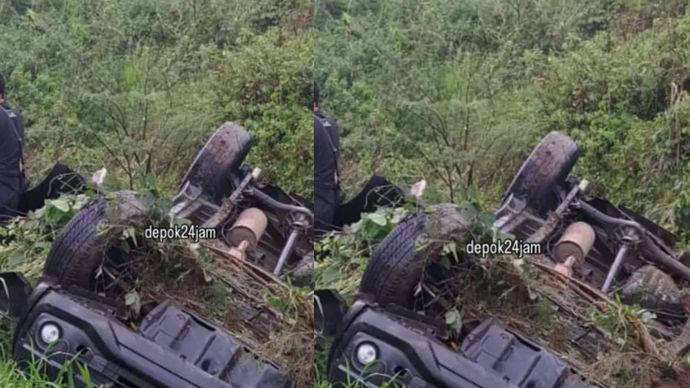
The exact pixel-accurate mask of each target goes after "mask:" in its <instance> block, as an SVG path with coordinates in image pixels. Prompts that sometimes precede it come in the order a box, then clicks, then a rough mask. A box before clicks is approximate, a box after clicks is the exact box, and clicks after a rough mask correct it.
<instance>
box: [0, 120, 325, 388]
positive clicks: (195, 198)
mask: <svg viewBox="0 0 690 388" xmlns="http://www.w3.org/2000/svg"><path fill="white" fill-rule="evenodd" d="M252 143H253V140H252V137H251V135H250V134H249V132H248V131H247V130H246V129H244V128H242V127H241V126H239V125H236V124H234V123H225V124H223V125H222V126H221V127H220V128H218V129H217V130H216V132H215V133H214V134H213V135H212V136H211V137H210V139H209V140H208V142H207V143H206V145H205V146H204V147H203V148H202V150H201V151H200V152H199V153H198V155H197V157H196V158H195V160H194V161H193V162H192V164H191V166H190V168H189V170H188V172H187V174H186V175H185V177H184V179H183V181H182V184H181V185H180V189H179V192H178V194H177V195H176V196H175V197H174V198H173V200H172V208H171V209H170V212H169V214H167V215H165V218H166V219H167V220H168V221H165V220H164V221H163V222H162V223H161V225H159V226H161V227H172V226H173V224H168V223H167V222H170V220H175V219H181V220H184V222H183V223H181V224H174V225H177V226H178V227H179V228H182V227H184V228H185V229H184V230H186V231H187V232H186V233H185V236H184V238H186V239H192V238H195V237H200V236H201V237H202V238H208V237H212V239H211V240H204V241H200V240H199V241H200V243H202V244H205V245H207V246H208V248H209V250H210V251H211V252H214V253H216V254H217V255H215V257H214V258H213V259H212V260H213V263H212V266H211V267H213V268H219V269H221V268H226V267H227V264H228V261H231V262H232V270H230V271H228V270H226V271H225V272H223V273H219V274H217V277H219V278H220V280H221V282H220V283H219V284H220V287H223V288H228V294H230V293H232V292H235V291H237V292H238V295H237V296H235V298H234V299H242V298H244V299H246V300H248V301H249V302H248V303H247V306H249V305H260V304H261V300H260V298H258V297H255V296H253V295H249V294H247V292H246V291H245V290H244V289H243V288H242V285H241V284H239V283H241V282H242V281H243V279H246V278H253V279H260V280H261V282H260V284H261V287H262V289H263V290H264V291H270V289H271V285H272V284H277V285H279V286H280V287H283V288H285V287H287V286H286V285H285V284H283V281H284V280H287V279H286V278H287V277H288V276H289V277H290V278H291V281H292V282H293V284H294V283H297V284H306V283H308V282H309V278H310V276H311V269H312V265H311V260H312V257H313V253H312V243H311V239H312V228H313V214H312V211H311V209H310V207H311V205H310V204H309V202H308V201H305V200H302V199H300V198H298V197H297V196H295V195H291V194H288V193H286V192H284V191H283V190H281V189H280V188H279V187H277V186H272V185H267V184H263V183H261V182H260V181H259V179H258V178H259V177H260V174H261V171H260V169H258V168H252V167H250V166H248V165H246V164H244V159H245V157H246V156H247V154H248V152H249V150H250V148H251V145H252ZM148 205H149V204H148V202H147V201H145V200H144V198H142V196H141V195H139V194H137V193H134V192H128V191H123V192H117V193H114V194H105V193H102V192H99V195H98V197H97V198H96V199H95V200H93V201H92V202H90V203H89V204H87V205H86V206H85V207H83V208H82V209H81V210H80V211H79V213H77V214H76V215H75V216H74V217H73V218H72V219H71V220H70V221H69V222H68V223H67V224H66V225H65V226H64V227H63V229H62V230H61V231H60V233H59V234H58V236H57V237H56V239H55V240H54V242H53V244H52V245H51V248H50V252H49V254H48V257H47V259H46V261H45V265H44V267H43V276H42V278H41V279H40V281H39V283H38V285H37V286H36V287H35V288H33V289H32V288H31V287H30V285H29V283H28V282H27V281H26V279H24V277H23V276H22V275H21V274H18V273H4V274H2V275H0V285H1V286H2V287H1V288H0V307H1V308H2V309H3V313H4V314H5V315H6V316H9V317H12V318H15V319H17V320H18V323H17V326H16V331H15V335H14V341H13V350H12V352H13V353H12V354H13V357H14V358H15V359H16V360H17V361H19V362H20V365H25V362H28V361H33V362H39V365H44V366H45V368H46V372H47V373H48V375H49V376H51V377H55V376H56V375H57V374H59V373H64V371H65V368H66V367H67V366H68V365H72V366H73V369H72V371H73V372H74V373H73V374H74V378H75V381H76V383H77V385H79V386H89V385H90V384H95V385H98V386H116V387H280V388H283V387H293V386H295V384H296V382H295V379H294V378H293V376H291V375H289V373H288V372H287V371H286V367H285V365H277V364H276V363H274V362H272V361H269V360H267V359H266V357H265V354H263V355H260V354H259V353H258V352H256V351H255V349H252V345H251V344H250V343H249V342H248V341H245V340H244V339H243V338H239V337H237V336H235V335H233V334H231V333H230V332H229V331H228V330H226V329H225V328H224V327H222V326H221V325H220V324H219V323H218V322H217V321H212V320H211V319H206V318H204V317H202V316H200V315H199V314H198V313H196V312H192V311H193V310H192V309H189V308H187V306H186V305H184V304H181V303H179V302H178V301H177V300H175V301H174V302H173V301H172V300H171V299H170V298H167V297H165V296H167V294H164V295H163V297H157V295H156V293H155V292H151V293H149V294H148V295H147V298H142V299H141V300H140V299H138V298H139V297H138V296H137V297H136V298H137V299H136V305H137V306H138V307H137V308H132V306H131V304H130V303H129V302H128V301H127V295H128V292H129V290H132V289H135V288H136V287H138V285H139V283H138V282H139V278H138V276H139V274H140V272H141V271H147V270H150V269H148V268H144V269H142V268H141V264H142V263H146V261H145V260H146V259H147V256H148V254H147V251H146V250H145V249H143V250H142V252H143V254H141V253H142V252H138V253H140V254H141V255H139V256H136V257H135V256H134V255H133V253H132V250H130V248H129V247H130V246H134V245H139V246H141V245H143V246H145V245H146V244H147V243H146V240H145V239H144V240H142V239H141V237H142V234H144V233H143V232H144V230H145V229H146V228H147V227H150V226H151V225H150V223H151V222H152V220H151V218H150V210H151V209H149V208H148ZM154 226H155V225H154ZM190 231H194V232H190ZM201 231H206V232H205V234H204V235H203V236H202V235H201V234H200V233H201ZM192 233H194V234H192ZM137 240H138V241H137ZM190 242H191V241H190ZM178 264H179V263H178ZM137 265H139V267H137ZM161 266H163V267H164V265H163V264H161ZM195 268H196V267H194V268H191V267H190V269H189V270H188V271H187V272H183V273H182V274H179V276H177V281H180V279H181V278H182V277H183V276H185V274H186V273H189V272H190V271H192V270H193V269H195ZM233 271H236V272H234V274H235V275H239V273H237V271H242V272H243V273H245V272H246V273H251V276H249V277H245V278H242V277H239V276H237V277H233ZM198 272H203V271H202V270H199V271H198ZM205 276H206V275H203V276H201V275H200V276H197V277H196V278H194V279H192V280H191V282H195V281H200V282H205V281H206V282H209V281H210V280H204V279H205ZM199 278H200V280H198V279H199ZM276 287H277V286H276ZM130 302H131V301H130ZM267 310H269V309H268V308H266V307H262V306H259V307H257V308H256V311H254V310H252V311H246V312H245V311H231V312H229V314H232V315H233V318H232V319H234V320H237V321H240V322H245V323H246V325H254V326H256V327H257V328H256V330H257V331H261V332H262V333H263V332H270V331H271V330H272V329H273V328H275V327H276V326H275V325H277V324H275V325H273V326H272V324H273V322H268V323H267V320H268V318H266V316H268V315H270V314H269V313H270V311H269V312H268V313H266V311H267ZM278 320H279V318H278ZM259 326H260V327H259ZM252 329H253V327H252ZM254 343H256V341H255V342H254ZM86 371H88V373H86Z"/></svg>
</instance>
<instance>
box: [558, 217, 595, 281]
mask: <svg viewBox="0 0 690 388" xmlns="http://www.w3.org/2000/svg"><path fill="white" fill-rule="evenodd" d="M595 239H596V234H595V233H594V228H592V226H591V225H589V224H588V223H586V222H575V223H572V224H570V225H569V226H568V227H567V228H566V229H565V232H564V233H563V235H562V236H561V238H560V239H559V240H558V242H557V243H556V245H554V247H553V258H554V260H556V261H557V262H559V264H558V265H557V266H556V270H557V271H558V272H560V273H562V274H564V275H568V276H572V273H573V267H579V266H581V265H582V264H584V262H585V257H587V254H588V253H589V251H590V250H591V249H592V246H593V245H594V240H595Z"/></svg>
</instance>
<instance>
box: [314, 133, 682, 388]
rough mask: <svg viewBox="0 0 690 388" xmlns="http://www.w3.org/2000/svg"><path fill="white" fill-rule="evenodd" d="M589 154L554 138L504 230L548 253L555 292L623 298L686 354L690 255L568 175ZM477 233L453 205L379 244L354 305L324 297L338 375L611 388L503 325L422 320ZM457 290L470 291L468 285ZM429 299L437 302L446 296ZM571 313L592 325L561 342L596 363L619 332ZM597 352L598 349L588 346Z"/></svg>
mask: <svg viewBox="0 0 690 388" xmlns="http://www.w3.org/2000/svg"><path fill="white" fill-rule="evenodd" d="M579 154H580V150H579V148H578V146H577V144H576V143H575V142H574V141H573V140H572V139H571V138H569V137H567V136H566V135H564V134H561V133H558V132H552V133H550V134H548V135H547V136H546V137H545V138H544V139H543V140H542V141H541V142H540V143H539V144H538V145H537V147H536V148H535V149H534V150H533V151H532V153H531V154H530V156H529V157H528V159H527V160H526V161H525V162H524V164H523V165H522V167H521V168H520V170H519V171H518V173H517V174H516V176H515V178H514V179H513V182H512V183H511V184H510V186H509V188H508V190H507V191H506V194H505V195H504V198H503V199H502V202H501V204H500V206H499V209H498V210H497V211H496V213H495V221H494V224H493V230H494V231H495V233H500V234H503V235H512V236H513V238H514V240H512V241H519V242H521V244H531V246H535V245H536V246H539V247H540V248H539V250H538V251H539V252H541V253H543V254H542V255H537V256H534V257H529V260H528V262H529V263H531V264H534V265H535V266H539V268H540V269H544V271H546V272H547V273H548V274H549V276H550V279H551V280H554V279H555V280H556V283H558V282H559V281H560V283H561V285H560V286H559V285H558V284H557V285H556V288H555V289H556V292H559V291H558V290H562V289H563V288H564V287H568V286H567V285H566V284H567V283H568V284H574V285H577V286H578V287H584V288H586V289H585V291H582V289H579V292H580V293H586V299H585V302H583V303H582V304H585V305H586V304H587V303H592V302H591V301H594V302H595V303H597V300H598V299H606V300H609V301H610V300H611V299H610V298H609V297H608V295H611V294H613V293H616V294H617V295H620V300H621V301H622V302H623V303H628V304H630V305H637V306H641V307H642V308H644V309H645V311H651V312H653V313H654V315H653V316H654V317H655V320H654V321H652V322H651V323H649V325H650V327H651V329H650V332H651V333H652V334H653V335H656V336H657V338H659V340H660V341H667V342H666V343H667V344H670V348H671V350H672V351H673V352H675V353H676V354H677V355H684V354H685V353H686V352H687V350H688V344H690V341H688V335H687V333H690V330H688V329H687V328H685V329H684V325H686V322H687V321H688V313H687V311H686V310H685V309H684V303H683V301H684V292H683V287H684V285H685V284H686V283H687V281H688V280H690V268H688V267H687V266H686V265H685V262H686V258H687V255H686V254H682V253H679V252H676V251H675V250H674V241H675V238H674V236H673V235H672V234H671V233H670V232H668V231H666V230H664V229H663V228H661V227H660V226H659V225H657V224H655V223H654V222H652V221H650V220H648V219H646V218H644V217H642V216H641V215H639V214H637V213H635V212H633V211H631V210H630V209H628V208H626V207H623V206H615V205H613V204H612V203H611V202H609V201H608V200H606V199H604V198H596V197H590V196H589V195H588V192H587V188H588V182H587V181H586V180H579V179H577V178H575V177H572V176H569V174H570V172H571V170H572V168H573V166H574V164H575V162H576V160H577V158H578V156H579ZM469 228H470V225H469V222H468V220H467V219H466V217H464V215H463V214H462V213H461V212H458V211H457V209H456V207H454V206H453V205H449V204H442V205H435V206H432V207H431V212H428V211H426V212H425V211H417V212H416V213H415V214H412V215H410V216H408V217H407V218H406V219H405V220H403V221H402V222H401V223H400V224H399V225H398V226H397V227H396V228H395V229H394V230H393V231H392V232H391V233H390V234H389V235H388V236H387V237H386V238H385V239H384V240H383V241H382V242H381V243H380V245H379V246H378V247H377V249H376V251H375V252H374V255H373V256H372V258H371V259H370V260H369V262H368V264H367V267H366V270H365V272H364V275H363V276H362V279H361V282H360V287H359V290H360V294H359V295H358V297H357V298H356V299H355V301H354V302H353V303H352V305H351V306H350V307H348V306H347V305H346V303H345V302H344V301H343V299H342V298H341V297H340V296H339V295H338V294H337V293H336V292H335V291H331V290H320V291H318V292H317V300H316V302H315V303H316V306H315V308H316V309H317V314H319V315H318V316H317V317H318V318H319V320H318V322H319V323H318V326H319V328H320V329H321V331H322V333H323V334H324V336H326V337H331V338H332V345H331V348H330V352H329V359H328V364H327V371H328V374H329V377H330V379H331V380H332V381H334V382H337V383H343V382H347V381H359V382H361V383H363V384H364V385H366V386H386V385H387V384H389V383H390V382H395V383H397V384H401V385H405V386H430V387H436V386H439V387H502V386H506V387H586V386H597V387H599V386H604V385H603V384H602V383H600V382H597V381H592V380H591V379H586V378H585V377H584V376H583V374H582V373H580V372H579V371H578V369H577V368H576V367H575V366H574V365H573V364H571V363H569V362H568V361H566V360H565V359H564V358H561V357H560V356H558V355H557V354H556V352H555V351H552V350H550V348H549V347H548V346H546V345H544V344H542V343H541V342H540V341H538V340H536V339H532V338H528V337H527V336H525V335H524V334H521V333H520V332H519V331H516V330H513V329H510V328H508V325H506V324H503V323H501V322H500V321H497V320H496V319H493V318H490V319H479V320H474V321H472V322H463V325H462V329H461V331H460V332H459V333H454V334H450V333H448V330H447V329H448V328H447V327H446V326H447V325H445V324H444V323H447V322H443V320H439V319H438V317H437V316H431V315H433V314H420V308H419V307H420V306H418V305H416V302H415V301H417V302H418V301H419V295H420V294H425V293H430V294H432V293H431V292H430V291H429V288H428V287H427V286H428V285H429V283H434V282H435V283H436V284H443V283H447V282H449V281H458V280H457V279H450V278H448V276H447V275H444V273H445V272H444V271H440V272H439V271H436V272H435V273H434V272H433V271H429V268H431V267H434V266H436V267H438V265H437V262H438V260H437V259H438V258H439V257H440V256H441V253H442V251H443V249H444V247H443V241H451V240H453V239H455V238H456V237H458V236H467V235H468V234H470V233H469V232H468V229H469ZM429 233H432V234H433V236H432V237H431V238H429V236H428V235H429ZM420 238H422V239H423V241H420ZM470 262H472V260H470ZM469 265H473V264H472V263H469ZM432 285H433V284H432ZM437 291H438V290H437ZM455 291H457V292H463V289H462V285H458V286H457V287H456V288H455ZM506 292H509V291H506ZM543 295H544V296H545V297H546V298H547V299H548V295H547V294H543ZM429 299H431V300H433V302H434V303H436V304H437V305H438V304H439V303H437V302H438V292H437V293H436V295H432V296H431V297H430V298H429ZM553 300H554V301H555V302H558V301H559V300H560V301H562V300H563V298H553ZM612 303H613V302H612ZM686 304H687V303H686ZM424 306H428V305H424ZM560 307H561V308H563V310H564V311H565V314H570V315H572V316H573V317H574V319H575V320H579V321H580V322H582V324H583V325H582V326H587V327H586V328H582V327H576V329H577V330H580V329H583V330H582V333H580V332H577V333H575V332H574V331H573V332H570V331H569V330H570V329H571V328H572V327H565V326H564V327H562V328H560V329H561V330H560V331H561V333H559V337H569V338H566V340H567V341H568V343H569V344H571V345H573V346H580V345H582V344H584V345H583V354H588V355H589V356H586V357H596V354H597V352H598V350H600V349H601V348H602V345H601V342H606V341H608V340H609V339H610V337H611V333H609V332H606V330H603V329H601V328H599V327H596V325H595V324H592V322H591V319H590V318H588V317H586V316H583V315H582V314H579V313H578V312H577V311H575V310H573V309H569V308H568V306H565V305H562V306H560ZM440 308H441V309H443V308H447V307H446V306H445V305H443V304H441V305H440ZM421 311H424V308H421ZM441 317H443V315H441ZM451 317H452V316H451ZM451 321H452V320H451ZM584 321H587V322H584ZM574 326H578V325H577V324H576V325H574ZM557 331H558V330H557ZM590 332H593V333H594V334H593V335H590ZM571 334H572V335H571ZM592 338H594V339H592ZM588 346H590V347H591V349H584V348H586V347H588ZM603 346H605V345H603ZM651 346H652V347H653V345H651ZM585 350H586V351H585ZM590 350H591V352H589V351H590ZM588 352H589V353H588ZM590 360H591V358H590ZM590 377H591V376H590Z"/></svg>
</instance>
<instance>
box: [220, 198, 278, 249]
mask: <svg viewBox="0 0 690 388" xmlns="http://www.w3.org/2000/svg"><path fill="white" fill-rule="evenodd" d="M267 226H268V218H267V217H266V213H264V212H263V211H261V210H260V209H258V208H255V207H250V208H248V209H245V210H243V211H242V212H241V213H240V215H239V216H238V217H237V221H235V223H234V224H233V225H232V227H231V228H230V231H229V233H228V242H229V243H230V245H232V246H234V247H239V246H240V245H241V244H242V242H243V241H246V242H247V244H246V245H247V248H249V249H254V248H256V246H257V245H258V244H259V240H261V237H262V236H263V235H264V232H265V231H266V227H267Z"/></svg>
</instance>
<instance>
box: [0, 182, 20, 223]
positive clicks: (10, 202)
mask: <svg viewBox="0 0 690 388" xmlns="http://www.w3.org/2000/svg"><path fill="white" fill-rule="evenodd" d="M13 186H14V187H18V186H19V185H18V182H17V185H12V184H9V185H8V184H5V183H1V182H0V225H3V224H6V223H8V222H9V221H11V220H12V219H13V218H15V217H17V216H19V215H21V214H20V213H18V212H17V208H18V206H19V197H20V194H19V192H17V191H16V190H15V188H14V187H13Z"/></svg>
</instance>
